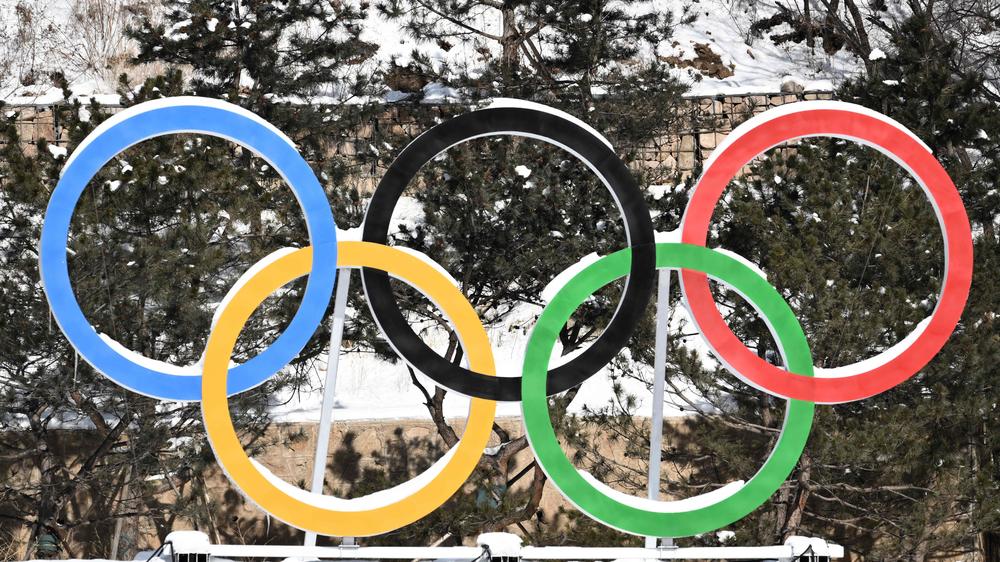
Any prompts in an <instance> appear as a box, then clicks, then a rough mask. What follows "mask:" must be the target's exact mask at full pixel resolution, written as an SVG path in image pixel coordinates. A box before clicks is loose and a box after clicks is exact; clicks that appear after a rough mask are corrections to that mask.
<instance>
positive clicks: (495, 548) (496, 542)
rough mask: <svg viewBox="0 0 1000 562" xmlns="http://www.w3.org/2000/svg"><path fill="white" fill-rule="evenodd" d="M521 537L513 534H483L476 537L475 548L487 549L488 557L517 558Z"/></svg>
mask: <svg viewBox="0 0 1000 562" xmlns="http://www.w3.org/2000/svg"><path fill="white" fill-rule="evenodd" d="M521 543H522V541H521V537H519V536H517V535H515V534H513V533H483V534H481V535H479V536H478V537H476V546H485V547H489V549H490V555H491V556H492V557H497V556H510V557H515V558H516V557H518V554H520V552H521Z"/></svg>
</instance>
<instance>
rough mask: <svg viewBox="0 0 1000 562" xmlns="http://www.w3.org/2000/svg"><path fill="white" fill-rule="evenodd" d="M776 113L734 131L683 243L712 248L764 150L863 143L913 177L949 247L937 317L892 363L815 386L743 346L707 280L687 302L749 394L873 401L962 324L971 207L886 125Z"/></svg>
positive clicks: (825, 106) (849, 110) (703, 183)
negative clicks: (723, 207)
mask: <svg viewBox="0 0 1000 562" xmlns="http://www.w3.org/2000/svg"><path fill="white" fill-rule="evenodd" d="M773 111H775V112H776V113H773V112H768V113H764V114H762V115H760V116H758V117H756V118H754V119H753V120H751V121H748V122H747V123H746V124H744V126H743V127H739V128H737V129H736V130H735V131H734V132H733V133H732V134H731V135H730V136H731V138H729V139H726V142H724V143H723V145H721V146H720V147H719V148H718V149H717V150H716V153H713V154H712V158H711V159H710V160H709V163H708V164H707V167H706V169H705V172H704V173H703V174H702V176H701V179H700V180H699V181H698V184H697V185H696V186H695V188H694V190H693V192H692V193H691V199H690V201H689V202H688V205H687V208H686V209H685V211H684V218H683V220H682V222H681V241H682V242H685V243H688V244H697V245H700V246H704V245H706V241H707V236H708V226H709V222H710V221H711V218H712V213H713V212H714V210H715V206H716V204H717V203H718V201H719V198H720V197H721V196H722V192H723V190H725V188H726V186H727V185H728V184H729V181H730V180H731V179H732V178H733V177H735V176H736V174H737V173H738V172H739V171H740V170H741V169H742V168H743V167H744V166H746V165H747V164H749V163H750V161H751V160H753V159H754V158H756V157H757V156H758V155H760V154H761V153H763V152H765V151H766V150H768V149H770V148H772V147H774V146H776V145H778V144H781V143H782V142H786V141H789V140H793V139H796V138H801V137H808V136H829V137H839V138H845V139H849V140H853V141H856V142H861V143H863V144H866V145H869V146H872V147H873V148H876V149H878V150H879V151H880V152H883V153H884V154H886V155H887V156H889V157H890V158H892V159H894V160H895V161H896V162H898V163H899V164H900V165H901V166H903V167H904V168H906V169H907V170H908V171H909V172H910V173H911V174H912V175H913V176H914V177H915V178H916V180H917V182H918V183H919V184H920V186H921V187H922V188H923V189H924V192H925V193H926V194H927V195H928V197H929V198H930V200H931V203H932V205H934V208H935V211H936V213H937V216H938V222H939V224H940V225H941V228H942V234H943V236H944V242H945V277H944V285H943V286H942V289H941V296H940V298H939V300H938V304H937V307H936V308H935V309H934V312H933V313H932V315H931V318H930V321H929V322H928V323H927V326H926V328H925V329H924V330H923V332H922V333H921V334H920V335H919V336H918V337H917V338H916V339H914V341H913V342H912V344H911V345H910V346H909V347H907V348H906V349H905V350H904V351H903V352H902V353H900V354H899V355H898V356H896V357H894V358H892V359H890V360H889V361H888V362H886V363H884V364H882V365H879V366H876V367H874V368H872V369H869V370H866V371H864V372H861V373H857V374H855V375H850V376H845V377H836V378H818V377H804V376H801V375H796V374H793V373H789V372H788V371H785V370H783V369H781V368H779V367H775V366H774V365H771V364H770V363H767V362H766V361H764V360H763V359H761V358H760V357H758V356H757V354H755V353H753V352H752V351H750V350H749V349H748V348H747V347H746V346H745V345H743V342H741V341H740V340H739V338H737V337H736V335H735V334H733V332H732V331H731V330H730V329H729V326H727V325H726V322H725V320H724V319H723V318H722V315H721V314H720V313H719V310H718V309H717V308H716V305H715V301H714V299H713V298H712V293H711V291H710V290H709V284H708V278H707V277H706V276H705V274H703V273H698V272H694V271H689V270H683V271H682V272H681V290H682V292H683V295H684V299H685V300H686V301H687V303H688V307H689V308H690V310H691V316H692V318H693V320H694V322H695V324H696V325H697V326H698V329H699V330H700V331H701V333H702V335H703V337H704V338H705V340H706V341H707V342H708V344H709V345H710V346H711V347H712V349H713V350H714V351H715V353H716V354H717V356H718V357H719V358H720V359H721V360H722V362H723V363H724V364H726V365H727V366H729V367H730V368H731V369H732V370H733V372H734V373H735V374H736V375H737V376H739V377H740V378H741V379H743V380H744V381H745V382H747V383H748V384H750V385H752V386H755V387H757V388H759V389H761V390H763V391H765V392H768V393H770V394H773V395H775V396H780V397H782V398H790V399H795V400H808V401H812V402H819V403H824V404H838V403H842V402H851V401H854V400H861V399H863V398H868V397H870V396H874V395H876V394H878V393H880V392H884V391H886V390H888V389H890V388H892V387H894V386H896V385H897V384H899V383H901V382H903V381H904V380H906V379H908V378H910V377H911V376H913V375H914V374H916V373H917V371H919V370H920V369H921V368H923V367H924V366H925V365H926V364H927V363H928V362H929V361H930V360H931V359H932V358H933V357H934V356H935V355H936V354H937V352H938V351H940V350H941V347H942V346H944V343H945V342H946V341H947V340H948V338H949V337H950V336H951V334H952V332H953V331H954V330H955V326H956V325H957V324H958V320H959V318H960V317H961V315H962V310H963V309H964V308H965V302H966V300H967V299H968V296H969V287H970V285H971V284H972V268H973V259H972V229H971V228H970V225H969V218H968V216H967V215H966V213H965V206H964V205H963V204H962V198H961V196H960V195H959V194H958V189H956V187H955V184H954V183H953V182H952V181H951V178H950V177H949V176H948V173H947V172H946V171H945V170H944V168H943V167H941V164H940V163H939V162H938V161H937V159H935V158H934V155H933V154H932V153H931V152H930V150H929V149H928V148H927V147H926V145H924V144H923V143H921V142H920V140H919V139H917V137H916V136H914V135H913V134H912V133H910V132H909V131H908V130H907V129H906V128H905V127H903V126H902V125H900V124H899V123H897V122H895V121H893V120H891V119H889V118H888V117H886V116H884V115H881V114H878V113H875V112H873V111H871V110H869V109H866V108H863V107H861V106H857V105H853V104H848V103H842V102H801V103H797V104H793V105H791V106H785V107H783V108H781V109H778V110H773ZM769 114H770V115H769ZM733 135H735V136H733Z"/></svg>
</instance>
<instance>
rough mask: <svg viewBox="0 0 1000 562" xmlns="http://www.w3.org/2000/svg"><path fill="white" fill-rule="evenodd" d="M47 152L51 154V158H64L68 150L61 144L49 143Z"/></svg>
mask: <svg viewBox="0 0 1000 562" xmlns="http://www.w3.org/2000/svg"><path fill="white" fill-rule="evenodd" d="M48 147H49V153H50V154H52V157H53V158H65V157H66V154H67V153H68V152H69V150H68V149H67V148H66V147H63V146H56V145H54V144H49V145H48Z"/></svg>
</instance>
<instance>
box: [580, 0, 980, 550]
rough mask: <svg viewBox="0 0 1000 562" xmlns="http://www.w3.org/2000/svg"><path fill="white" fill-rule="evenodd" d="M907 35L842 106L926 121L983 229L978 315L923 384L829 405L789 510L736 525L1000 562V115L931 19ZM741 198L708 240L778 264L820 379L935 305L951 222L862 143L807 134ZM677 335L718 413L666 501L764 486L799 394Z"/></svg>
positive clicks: (762, 349)
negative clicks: (716, 364)
mask: <svg viewBox="0 0 1000 562" xmlns="http://www.w3.org/2000/svg"><path fill="white" fill-rule="evenodd" d="M891 38H892V50H891V51H892V52H891V53H890V54H889V56H888V58H887V59H885V60H881V61H878V63H877V64H875V65H873V68H872V70H871V72H870V73H869V74H866V75H865V76H862V77H860V78H858V79H856V80H853V81H850V82H848V83H846V84H845V85H844V86H843V87H842V88H841V90H840V92H839V93H838V96H839V97H841V98H842V99H845V100H847V101H852V102H855V103H860V104H863V105H866V106H869V107H871V108H873V109H876V110H878V111H881V112H884V113H886V114H888V115H890V116H891V117H893V118H895V119H897V120H898V121H900V122H901V123H903V125H905V126H907V127H909V128H910V129H911V130H913V131H914V132H915V133H916V134H917V135H918V136H919V137H920V138H921V139H923V140H924V141H925V142H926V143H927V144H928V145H929V146H930V147H931V148H932V149H933V150H934V154H935V156H936V157H937V158H938V159H939V160H940V161H941V162H942V163H943V165H944V166H945V168H946V169H947V170H948V172H949V174H950V175H951V176H952V178H953V179H954V181H955V183H956V185H957V186H958V188H959V191H960V193H961V195H962V198H963V200H964V202H965V204H966V206H967V209H968V211H969V216H970V219H971V221H972V224H973V232H974V233H975V253H976V273H975V278H974V281H973V287H972V293H971V295H970V299H969V304H968V306H967V309H966V312H965V315H964V316H963V319H962V322H961V323H960V325H959V327H958V329H957V330H956V333H955V334H954V335H953V336H952V338H951V340H950V341H949V343H948V344H947V345H946V347H945V348H944V350H943V351H942V353H941V354H940V355H939V356H938V357H937V358H936V359H935V360H934V361H933V362H932V363H931V364H930V365H928V366H927V367H926V368H924V369H923V370H922V371H921V372H920V373H919V374H918V375H917V376H915V377H913V378H912V379H910V380H909V381H907V382H905V383H904V384H902V385H900V386H898V387H897V388H895V389H893V390H890V391H888V392H886V393H883V394H880V395H878V396H875V397H873V398H870V399H867V400H863V401H859V402H855V403H850V404H844V405H840V406H833V407H829V406H826V407H820V408H818V410H817V419H816V421H815V424H814V429H813V434H812V436H811V438H810V442H809V445H808V447H807V449H806V452H805V454H804V455H803V457H802V459H801V460H800V463H799V467H798V469H797V470H796V471H795V473H793V474H792V476H791V477H790V479H789V481H788V482H787V483H786V485H785V486H784V487H783V488H782V489H781V490H780V491H779V492H778V493H777V494H776V495H775V496H774V497H773V498H772V501H771V502H769V503H768V504H766V505H765V506H762V507H761V508H759V509H758V510H757V511H755V512H754V513H753V514H752V515H751V516H750V517H748V518H746V519H744V520H742V521H740V522H738V523H735V524H734V525H733V526H732V527H731V528H732V529H733V530H735V531H736V540H737V541H738V542H740V543H773V542H780V541H782V540H784V539H785V538H786V537H788V536H789V535H792V534H812V535H819V536H824V537H827V538H831V539H835V540H837V541H838V542H840V543H841V544H844V545H846V546H847V547H848V548H849V549H851V550H853V551H854V552H857V553H859V554H861V555H864V556H866V557H869V558H873V559H879V560H896V559H901V558H906V559H913V560H925V559H927V558H928V557H931V556H935V555H942V554H947V553H965V552H977V551H978V553H979V555H980V556H984V557H985V556H992V555H990V554H988V553H989V552H995V550H994V549H995V548H996V546H995V545H996V540H997V539H996V537H997V531H996V529H997V520H996V517H995V513H996V494H995V490H996V486H997V483H996V482H997V480H996V476H997V471H996V464H995V461H994V459H995V457H996V441H995V438H994V437H993V436H994V435H995V434H996V428H995V427H994V426H995V420H994V418H995V417H996V416H995V415H993V413H994V412H995V411H996V406H995V404H996V403H997V398H996V392H995V390H994V387H995V385H994V384H993V383H992V382H990V381H992V380H993V379H994V377H995V376H996V373H995V370H996V353H997V352H996V350H995V346H993V345H991V342H994V341H996V339H997V334H996V328H995V325H994V324H995V323H994V322H993V317H994V312H993V311H995V310H996V308H997V304H998V303H997V298H998V293H997V290H996V282H995V280H994V277H995V276H994V275H993V270H994V268H995V266H996V263H997V255H996V251H997V233H996V222H995V221H996V216H997V214H998V209H997V203H998V200H997V195H996V189H995V184H996V178H997V177H998V173H997V162H998V160H997V150H998V147H997V144H996V140H995V139H996V138H998V137H997V127H998V126H1000V112H998V111H997V109H996V107H995V105H993V104H991V103H989V102H988V101H986V100H988V99H989V96H988V88H987V86H986V85H985V84H984V80H983V77H982V76H980V75H978V74H977V73H975V72H973V71H969V70H961V67H959V70H956V66H955V65H954V64H953V63H954V61H955V60H956V59H957V51H956V45H955V42H954V41H952V40H950V39H949V38H948V37H947V36H946V35H941V34H939V33H937V32H936V31H935V30H934V29H933V28H932V27H931V26H929V25H928V23H927V19H925V18H922V17H919V16H915V17H912V18H909V19H907V20H906V21H905V22H904V23H903V24H902V25H900V26H899V27H898V28H897V29H893V33H892V36H891ZM728 189H729V191H728V192H727V193H728V195H727V197H726V198H725V199H724V201H723V202H721V203H720V206H719V208H718V210H717V211H716V214H715V216H716V219H715V222H714V225H716V226H715V227H713V235H712V237H711V238H712V239H711V240H710V243H709V245H710V246H713V247H723V248H726V249H729V250H733V251H736V252H737V253H739V254H741V255H743V256H745V257H747V258H748V259H749V260H750V261H751V262H753V263H756V264H759V265H760V266H761V267H762V269H763V270H764V271H765V272H766V273H767V275H768V280H769V282H771V283H772V284H773V285H774V286H775V287H777V288H778V289H779V291H780V292H781V293H782V295H784V296H785V298H786V300H787V301H788V302H789V303H790V304H791V306H792V308H793V310H795V312H796V314H797V316H798V318H799V320H800V322H801V324H802V326H803V328H804V330H805V332H806V335H807V338H808V340H809V342H810V345H811V348H812V353H813V357H814V361H815V363H816V365H817V366H819V367H835V366H840V365H845V364H847V363H853V362H855V361H858V360H861V359H865V358H868V357H871V356H873V355H874V354H876V353H878V352H879V351H882V350H884V349H886V348H888V347H889V346H891V345H893V344H895V343H896V342H898V341H900V340H901V339H902V338H903V337H904V336H905V335H906V334H908V333H909V332H910V331H912V330H913V329H914V327H915V326H916V324H917V323H918V322H919V321H920V320H922V319H923V318H925V317H927V316H928V315H929V314H930V313H931V311H932V310H933V308H934V305H935V304H936V298H937V293H938V291H939V290H940V280H941V276H942V272H943V263H942V258H941V256H942V255H943V254H942V239H941V236H940V235H939V234H938V232H939V227H938V225H937V221H936V219H935V216H934V213H933V209H932V208H931V205H930V204H929V203H928V201H927V199H926V197H925V195H924V194H923V192H922V191H921V190H919V189H918V188H917V186H916V184H915V182H914V181H913V180H912V179H911V178H909V177H908V175H907V174H906V172H905V171H904V170H902V169H901V168H899V167H898V166H897V165H896V164H895V163H893V162H892V161H891V160H889V159H888V158H886V157H884V156H882V155H879V154H876V153H874V151H872V150H871V149H868V148H864V147H860V146H856V145H853V144H852V143H849V142H846V141H840V140H809V141H803V142H799V143H795V144H794V145H793V146H792V147H786V148H785V149H781V150H776V151H772V152H770V153H768V155H767V156H766V157H765V158H763V159H761V160H759V161H758V162H757V163H756V164H755V165H754V167H753V168H752V170H751V173H750V174H748V175H747V176H745V177H742V178H738V179H736V180H734V181H733V183H732V185H730V187H729V188H728ZM717 297H718V302H720V303H721V304H722V306H723V308H724V310H726V311H727V320H728V323H729V325H730V326H731V327H732V329H733V330H734V332H735V333H736V334H737V335H738V336H740V338H741V339H742V340H743V341H744V342H745V343H746V344H747V345H749V346H750V347H751V349H754V350H755V351H756V352H757V353H758V355H760V356H761V357H765V358H767V359H769V360H771V361H772V362H773V361H774V360H776V358H777V357H778V354H777V353H776V349H775V348H774V343H773V342H772V341H771V339H770V335H769V333H768V331H767V329H766V327H765V326H764V325H763V324H762V323H761V322H760V321H759V320H758V319H757V318H756V316H755V314H754V313H753V311H752V310H751V309H749V308H748V307H747V306H746V305H745V303H742V302H740V301H739V300H738V299H737V298H736V297H735V295H732V294H729V293H727V292H725V291H720V292H718V293H717ZM688 335H689V334H684V335H683V336H688ZM675 341H677V342H678V343H676V344H675V345H674V346H672V348H671V356H670V365H669V368H668V375H667V376H668V380H669V381H671V382H673V384H674V385H676V386H677V387H678V388H680V387H683V386H685V384H691V385H693V386H694V388H695V389H697V390H698V393H699V394H700V395H701V396H702V397H703V398H704V399H705V400H706V401H707V402H708V403H709V404H711V405H713V406H714V408H715V411H716V413H715V414H712V415H707V416H706V415H698V416H695V417H694V418H692V419H691V420H690V421H689V422H688V423H687V424H686V425H685V426H684V427H682V428H680V429H679V430H678V431H675V432H674V436H673V438H674V439H680V438H687V439H692V440H693V442H694V443H697V446H696V447H695V448H694V449H693V450H692V449H689V448H668V449H667V450H665V451H664V459H665V460H666V461H667V462H669V463H673V464H675V465H677V466H679V467H680V468H678V469H677V474H675V476H674V479H673V481H671V482H669V484H667V485H666V488H667V489H666V491H667V492H668V493H674V494H678V495H688V494H690V493H693V492H694V491H696V490H700V489H701V488H702V487H703V486H706V485H707V486H708V487H709V488H711V487H714V486H717V485H719V484H722V483H724V482H728V481H731V480H735V479H738V478H742V479H746V478H748V477H749V476H751V475H752V474H753V472H755V471H756V469H757V467H759V466H760V464H761V462H762V461H763V459H764V458H765V456H766V455H767V451H768V450H769V448H770V447H771V445H772V444H773V440H774V437H775V436H776V431H777V429H778V428H779V427H780V422H781V418H782V411H783V403H782V401H779V400H776V399H774V398H771V397H769V396H768V395H765V394H762V393H760V392H759V391H756V390H754V389H752V388H749V387H747V386H745V385H743V384H742V383H740V382H739V381H738V380H736V379H735V378H734V377H732V376H731V375H729V374H728V373H726V372H725V371H724V370H723V369H721V368H711V366H710V364H709V366H708V367H706V363H705V362H704V361H703V360H702V359H700V358H699V356H698V354H697V353H696V352H695V351H694V349H693V348H692V347H691V346H690V345H689V344H688V342H689V341H690V340H688V339H687V338H686V337H681V338H677V339H675ZM682 405H683V403H682ZM687 406H688V407H689V408H691V409H692V410H694V411H697V408H696V406H697V404H695V403H691V404H687ZM615 416H616V412H615V411H607V412H602V413H601V414H600V415H599V416H598V417H597V420H598V421H601V422H604V423H614V421H615V420H616V419H618V418H616V417H615ZM667 429H668V430H670V429H675V430H676V429H677V428H672V427H669V426H668V428H667ZM644 431H645V430H644V428H639V429H637V430H634V431H633V433H634V434H636V435H637V437H636V439H635V440H636V441H639V442H648V441H644V437H643V436H644V435H645V434H644V433H643V432H644ZM666 441H667V442H668V443H670V442H671V439H670V438H667V439H666ZM643 484H644V483H643ZM689 541H691V542H699V541H709V542H712V541H714V538H712V537H702V538H701V539H689Z"/></svg>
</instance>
